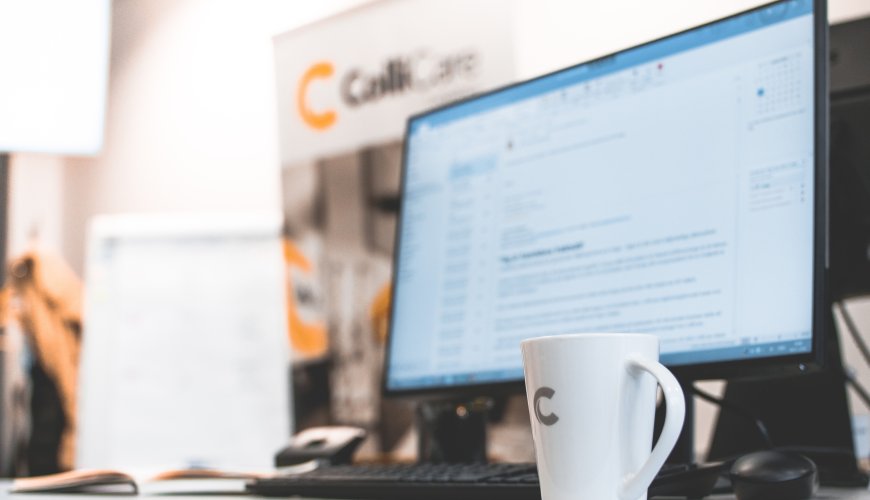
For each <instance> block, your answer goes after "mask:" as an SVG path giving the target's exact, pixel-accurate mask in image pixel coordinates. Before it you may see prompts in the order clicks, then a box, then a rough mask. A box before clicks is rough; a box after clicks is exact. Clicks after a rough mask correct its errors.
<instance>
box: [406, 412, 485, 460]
mask: <svg viewBox="0 0 870 500" xmlns="http://www.w3.org/2000/svg"><path fill="white" fill-rule="evenodd" d="M492 404H493V403H492V399H489V398H478V399H474V400H471V401H468V400H466V401H426V402H422V403H420V404H419V405H418V406H417V410H416V417H417V428H418V431H419V441H418V446H417V457H418V460H419V461H420V462H421V463H485V462H486V461H487V458H486V441H487V440H486V424H487V420H488V414H489V409H490V408H491V407H492Z"/></svg>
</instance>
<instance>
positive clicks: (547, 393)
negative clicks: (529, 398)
mask: <svg viewBox="0 0 870 500" xmlns="http://www.w3.org/2000/svg"><path fill="white" fill-rule="evenodd" d="M555 394H556V391H555V390H553V389H552V388H550V387H546V386H545V387H541V388H540V389H538V390H537V391H535V399H534V403H535V418H537V419H538V422H540V423H542V424H543V425H547V426H550V425H553V424H555V423H556V422H558V421H559V416H558V415H556V414H555V413H549V414H544V412H542V411H541V400H542V399H552V398H553V395H555Z"/></svg>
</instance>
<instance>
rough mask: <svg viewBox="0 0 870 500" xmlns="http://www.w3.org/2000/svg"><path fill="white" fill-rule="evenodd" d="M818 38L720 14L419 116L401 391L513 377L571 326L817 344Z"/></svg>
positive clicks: (714, 344) (406, 221)
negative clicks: (536, 344) (535, 346)
mask: <svg viewBox="0 0 870 500" xmlns="http://www.w3.org/2000/svg"><path fill="white" fill-rule="evenodd" d="M714 28H715V26H714ZM812 33H813V30H812V20H811V16H810V15H809V13H808V12H806V13H804V14H802V15H797V14H795V15H792V16H789V17H788V18H785V19H781V20H779V21H776V22H770V23H764V22H761V25H759V26H757V27H754V28H752V29H749V28H746V27H745V26H737V27H736V28H735V29H734V30H733V32H732V31H729V29H728V27H726V28H722V32H721V33H717V32H712V33H707V34H706V36H702V37H700V38H699V39H697V40H696V39H689V40H684V42H685V43H684V44H683V45H679V44H676V45H674V46H673V47H671V48H665V49H662V50H661V51H660V53H654V52H653V53H646V54H639V55H638V60H639V61H640V62H639V63H638V64H630V65H625V64H623V65H620V60H619V59H618V58H617V59H616V60H613V61H608V60H603V61H601V62H597V63H593V64H592V65H590V66H589V67H586V68H585V69H584V67H578V68H576V69H574V70H573V71H574V72H573V73H571V72H569V73H567V74H565V75H560V74H555V75H551V76H549V77H545V79H543V80H540V81H533V82H532V87H534V88H531V89H529V90H528V92H527V95H525V94H523V91H524V89H523V86H520V87H514V88H512V89H509V91H508V92H509V93H512V94H510V95H505V96H499V94H498V93H496V94H493V95H492V97H491V98H490V101H488V102H477V101H469V102H467V103H466V104H460V105H458V106H456V107H453V108H447V109H446V110H444V111H442V112H440V114H439V112H435V113H433V114H430V115H423V116H421V117H419V118H418V119H416V120H415V121H413V122H412V123H411V125H410V128H409V137H408V144H407V151H406V173H405V186H404V198H403V211H402V215H401V219H400V226H399V227H400V248H399V257H398V260H397V268H396V273H397V275H396V296H395V301H396V303H395V312H394V318H393V321H394V322H395V324H394V326H393V338H392V339H391V342H392V344H391V357H390V367H389V377H388V385H390V386H391V387H395V388H401V387H417V386H427V385H444V384H448V385H449V384H463V383H478V382H486V381H498V380H505V379H515V378H519V377H521V376H522V366H521V357H520V350H519V343H520V341H521V340H523V339H526V338H531V337H538V336H543V335H559V334H568V333H588V332H638V333H652V334H656V335H658V336H659V337H660V339H661V352H662V361H663V362H665V363H666V364H670V365H680V364H686V363H698V362H707V361H718V360H731V359H741V358H747V357H752V356H769V355H771V354H772V353H774V354H776V353H782V354H785V353H797V352H808V351H809V350H810V340H811V330H812V307H811V306H812V290H813V282H812V268H813V244H812V242H813V213H814V199H813V192H814V185H813V182H814V179H813V171H814V170H813V165H814V164H813V162H814V151H813V139H814V136H813V125H812V124H813V119H812V114H813V99H812V96H813V78H812V76H813V68H812V51H813V39H812ZM652 47H655V46H652ZM652 47H648V48H647V49H651V48H652ZM653 56H655V57H653ZM547 79H555V80H556V81H555V82H552V83H551V82H547ZM560 79H561V80H560ZM547 85H549V86H547ZM535 86H537V87H535Z"/></svg>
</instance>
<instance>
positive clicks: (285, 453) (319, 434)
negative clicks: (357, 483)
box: [275, 426, 367, 467]
mask: <svg viewBox="0 0 870 500" xmlns="http://www.w3.org/2000/svg"><path fill="white" fill-rule="evenodd" d="M366 435H367V432H366V430H365V429H361V428H359V427H348V426H332V427H312V428H310V429H305V430H303V431H300V432H298V433H297V434H295V435H294V436H293V437H292V438H291V439H290V443H289V444H288V445H287V446H285V447H284V448H282V449H281V450H280V451H278V453H277V454H276V455H275V466H276V467H289V466H293V465H298V464H301V463H304V462H310V461H312V460H316V461H319V462H323V463H327V464H334V465H339V464H349V463H350V462H351V461H352V460H353V454H354V452H355V451H356V449H357V448H358V447H359V445H360V444H362V442H363V441H364V440H365V438H366Z"/></svg>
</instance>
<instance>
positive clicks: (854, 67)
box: [708, 18, 870, 486]
mask: <svg viewBox="0 0 870 500" xmlns="http://www.w3.org/2000/svg"><path fill="white" fill-rule="evenodd" d="M830 53H831V55H830V61H831V64H830V68H831V82H830V84H831V138H830V139H831V161H830V164H831V166H830V178H831V182H830V184H831V187H830V218H831V221H830V280H829V281H830V287H829V288H830V290H829V301H830V302H834V301H840V300H843V299H846V298H850V297H855V296H860V295H866V294H868V293H870V141H867V138H868V137H870V60H868V58H867V54H868V53H870V18H864V19H858V20H854V21H850V22H847V23H841V24H835V25H832V26H831V28H830ZM826 315H827V317H828V319H827V321H828V327H827V328H826V336H827V341H826V342H825V345H826V349H825V366H826V370H825V371H823V372H821V373H814V374H810V375H806V376H802V377H782V378H777V379H767V380H751V381H729V383H728V387H727V389H726V391H725V399H727V400H728V401H730V402H731V403H732V404H735V405H738V406H741V407H743V408H746V409H751V412H752V413H753V416H754V417H756V418H758V419H760V420H762V421H763V422H764V423H765V424H766V426H767V427H768V429H769V431H770V439H771V441H772V444H773V445H774V446H777V447H787V448H790V449H796V450H800V451H801V452H802V453H805V454H806V455H807V456H809V457H810V458H812V459H813V460H814V461H815V463H816V464H817V466H818V469H819V476H820V479H821V481H822V484H826V485H843V486H851V485H861V484H864V485H866V484H867V477H866V476H865V475H864V474H862V473H861V472H860V471H859V470H858V467H857V465H856V460H855V452H854V441H853V435H852V422H851V416H850V410H849V403H848V398H847V393H846V387H845V378H844V367H843V361H842V356H841V353H840V342H839V338H838V334H837V330H836V325H835V323H834V318H833V313H832V311H831V308H830V306H829V307H828V308H827V311H826ZM772 395H773V396H774V397H772ZM769 445H770V443H766V442H765V440H763V439H762V438H761V436H760V435H759V434H758V432H756V430H755V427H754V425H753V423H752V422H750V421H748V420H747V419H746V418H745V417H744V416H741V415H738V414H735V413H733V412H727V411H723V412H720V414H719V418H718V422H717V425H716V433H715V435H714V437H713V442H712V445H711V449H710V455H709V456H708V459H715V460H722V459H726V458H728V457H733V456H738V455H740V454H744V453H747V452H750V451H752V450H758V449H763V448H765V447H767V446H769Z"/></svg>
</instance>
